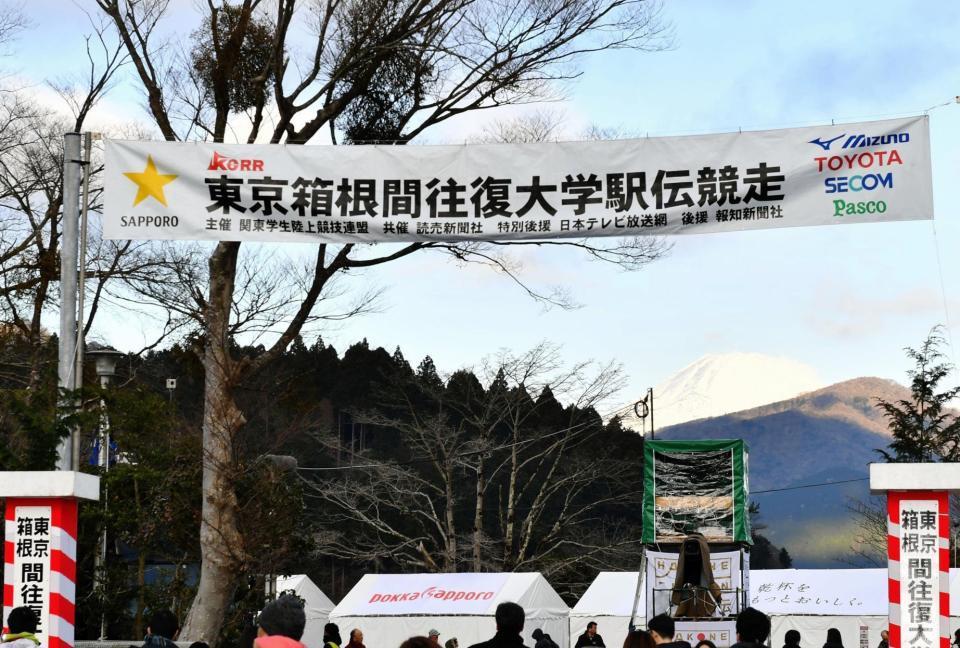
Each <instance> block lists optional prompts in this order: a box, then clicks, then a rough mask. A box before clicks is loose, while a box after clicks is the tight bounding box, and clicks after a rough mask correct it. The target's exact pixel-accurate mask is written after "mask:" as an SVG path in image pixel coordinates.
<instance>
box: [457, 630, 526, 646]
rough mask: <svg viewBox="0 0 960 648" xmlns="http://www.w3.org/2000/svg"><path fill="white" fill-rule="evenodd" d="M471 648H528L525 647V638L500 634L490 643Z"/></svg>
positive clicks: (486, 642) (494, 636)
mask: <svg viewBox="0 0 960 648" xmlns="http://www.w3.org/2000/svg"><path fill="white" fill-rule="evenodd" d="M470 648H527V646H525V645H523V637H521V636H520V635H518V634H515V635H507V634H502V633H500V632H498V633H497V634H495V635H493V639H491V640H490V641H484V642H482V643H478V644H473V645H472V646H470Z"/></svg>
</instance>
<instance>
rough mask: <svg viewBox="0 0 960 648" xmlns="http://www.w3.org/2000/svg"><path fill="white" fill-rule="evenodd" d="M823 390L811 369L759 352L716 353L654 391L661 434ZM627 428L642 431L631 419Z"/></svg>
mask: <svg viewBox="0 0 960 648" xmlns="http://www.w3.org/2000/svg"><path fill="white" fill-rule="evenodd" d="M823 386H824V383H823V382H822V381H821V380H820V378H819V377H818V376H817V373H816V371H815V370H814V369H813V368H812V367H810V366H809V365H805V364H803V363H802V362H798V361H796V360H792V359H790V358H784V357H777V356H769V355H764V354H761V353H712V354H709V355H705V356H703V357H702V358H700V359H699V360H697V361H695V362H693V363H692V364H690V365H688V366H686V367H684V368H683V369H681V370H680V371H678V372H677V373H675V374H673V375H672V376H670V377H669V378H667V379H666V380H665V381H663V382H662V383H661V384H659V385H657V386H656V387H654V390H653V398H654V423H655V424H656V427H657V429H658V430H659V429H662V428H664V427H666V426H668V425H674V424H676V423H683V422H685V421H693V420H696V419H701V418H706V417H709V416H722V415H724V414H728V413H730V412H739V411H741V410H745V409H750V408H752V407H757V406H759V405H766V404H767V403H774V402H777V401H782V400H786V399H788V398H793V397H794V396H797V395H799V394H802V393H804V392H809V391H813V390H815V389H819V388H821V387H823ZM624 424H625V425H627V426H629V427H632V428H635V429H637V430H640V429H641V423H640V421H639V420H637V419H636V418H635V417H633V416H631V417H630V418H628V419H627V420H625V421H624Z"/></svg>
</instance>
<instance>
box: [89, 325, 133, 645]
mask: <svg viewBox="0 0 960 648" xmlns="http://www.w3.org/2000/svg"><path fill="white" fill-rule="evenodd" d="M124 355H125V354H123V353H122V352H120V351H117V350H116V349H114V348H113V347H109V346H103V345H100V344H97V343H96V342H91V343H90V344H89V345H88V346H87V353H86V356H87V357H88V358H90V359H91V360H93V362H94V368H95V369H96V371H97V377H98V378H99V379H100V388H101V389H106V388H107V387H109V386H110V380H111V379H112V378H113V377H114V376H116V375H117V361H118V360H119V359H120V358H122V357H123V356H124ZM99 407H100V434H99V437H100V439H99V441H100V452H99V453H98V457H97V464H98V465H99V466H100V467H101V468H103V472H104V473H107V472H110V422H109V420H108V419H107V408H106V407H105V406H104V402H103V399H102V398H101V399H100V402H99ZM103 512H104V519H106V512H107V485H106V483H104V486H103ZM95 558H96V560H95V563H96V565H95V574H96V578H97V581H98V584H99V586H100V593H101V597H102V599H103V611H102V612H101V613H100V640H101V641H103V640H105V639H106V638H107V612H106V597H107V583H106V568H107V526H106V523H104V526H103V531H102V532H101V534H100V551H98V552H97V555H96V556H95Z"/></svg>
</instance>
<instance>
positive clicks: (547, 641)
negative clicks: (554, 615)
mask: <svg viewBox="0 0 960 648" xmlns="http://www.w3.org/2000/svg"><path fill="white" fill-rule="evenodd" d="M533 648H560V647H559V646H558V645H557V642H555V641H554V640H553V637H551V636H550V635H548V634H546V633H544V634H542V635H540V638H539V639H537V643H536V644H535V645H534V646H533Z"/></svg>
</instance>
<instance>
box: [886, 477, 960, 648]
mask: <svg viewBox="0 0 960 648" xmlns="http://www.w3.org/2000/svg"><path fill="white" fill-rule="evenodd" d="M870 488H871V490H873V491H875V492H877V491H885V492H886V495H887V556H888V564H889V578H888V594H889V600H890V620H889V623H890V627H889V630H890V648H950V640H951V637H950V573H949V572H950V516H949V496H950V491H951V490H960V470H958V469H957V468H956V466H955V465H953V466H951V465H950V464H871V466H870Z"/></svg>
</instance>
